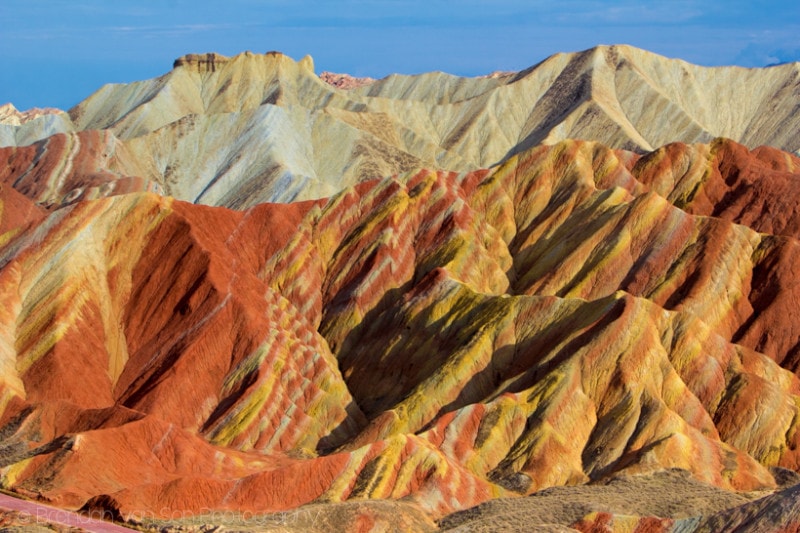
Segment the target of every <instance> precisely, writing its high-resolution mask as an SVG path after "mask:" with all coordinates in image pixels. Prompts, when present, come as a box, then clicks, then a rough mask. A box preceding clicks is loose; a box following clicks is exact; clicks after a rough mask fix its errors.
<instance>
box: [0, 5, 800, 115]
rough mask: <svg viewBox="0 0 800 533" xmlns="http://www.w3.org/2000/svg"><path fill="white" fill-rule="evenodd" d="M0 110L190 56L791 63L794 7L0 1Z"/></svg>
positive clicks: (799, 21) (141, 74)
mask: <svg viewBox="0 0 800 533" xmlns="http://www.w3.org/2000/svg"><path fill="white" fill-rule="evenodd" d="M0 20H2V21H3V22H2V29H0V57H2V61H3V66H2V68H0V103H4V102H8V101H10V102H13V103H14V104H15V105H16V106H17V107H18V108H20V109H26V108H29V107H33V106H39V107H43V106H55V107H60V108H63V109H68V108H70V107H72V106H73V105H75V104H76V103H78V102H79V101H80V100H82V99H83V98H85V97H87V96H88V95H89V94H91V93H92V92H94V91H95V90H97V89H98V88H99V87H100V86H101V85H103V84H104V83H110V82H115V83H118V82H129V81H135V80H139V79H146V78H152V77H155V76H158V75H161V74H163V73H165V72H167V71H169V69H170V68H171V67H172V61H173V60H174V59H175V58H177V57H179V56H181V55H184V54H186V53H192V52H194V53H202V52H212V51H213V52H219V53H222V54H225V55H234V54H237V53H239V52H243V51H245V50H250V51H253V52H266V51H269V50H279V51H281V52H284V53H286V54H288V55H290V56H292V57H294V58H295V59H300V58H301V57H303V56H304V55H306V54H310V55H311V56H312V57H313V58H314V61H315V65H316V70H317V72H320V71H322V70H330V71H334V72H348V73H350V74H353V75H358V76H373V77H381V76H384V75H386V74H389V73H392V72H401V73H409V74H410V73H418V72H425V71H430V70H443V71H446V72H451V73H453V74H460V75H466V76H473V75H479V74H484V73H488V72H491V71H493V70H520V69H523V68H526V67H528V66H531V65H533V64H535V63H538V62H539V61H541V60H542V59H544V58H545V57H547V56H549V55H551V54H553V53H556V52H569V51H577V50H583V49H586V48H590V47H592V46H594V45H597V44H616V43H625V44H631V45H634V46H638V47H641V48H645V49H648V50H651V51H653V52H656V53H659V54H662V55H666V56H669V57H679V58H682V59H685V60H687V61H690V62H693V63H697V64H701V65H731V64H737V65H741V66H748V67H750V66H763V65H767V64H771V63H777V62H784V61H798V60H800V2H798V1H785V2H784V1H765V2H744V1H738V0H732V1H727V2H724V1H716V0H714V1H711V0H706V1H694V0H674V1H660V2H649V1H647V2H635V1H631V0H612V1H606V2H601V1H592V0H562V1H560V2H544V1H537V0H527V1H524V0H496V1H492V2H489V1H477V0H453V1H447V0H384V1H378V0H341V1H325V0H294V1H292V0H262V1H259V0H226V1H223V2H212V1H208V0H140V1H128V0H106V1H103V2H101V1H96V0H0Z"/></svg>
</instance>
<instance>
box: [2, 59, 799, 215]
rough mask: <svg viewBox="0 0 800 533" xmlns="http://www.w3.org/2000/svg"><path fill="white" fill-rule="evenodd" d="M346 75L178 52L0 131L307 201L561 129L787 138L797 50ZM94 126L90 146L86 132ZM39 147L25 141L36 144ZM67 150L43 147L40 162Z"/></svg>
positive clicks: (248, 200)
mask: <svg viewBox="0 0 800 533" xmlns="http://www.w3.org/2000/svg"><path fill="white" fill-rule="evenodd" d="M325 79H328V80H333V81H332V83H336V84H341V83H343V82H342V80H344V79H345V78H342V77H341V76H339V77H336V76H333V75H329V74H326V75H325ZM346 85H348V86H354V85H360V86H358V87H355V88H352V89H349V90H344V89H337V88H336V87H334V86H332V85H331V84H329V83H325V82H323V81H322V80H321V79H320V78H319V77H317V75H316V74H314V65H313V63H312V61H311V58H309V57H306V58H304V59H303V60H301V61H299V62H295V61H293V60H292V59H290V58H289V57H287V56H284V55H282V54H279V53H275V52H272V53H268V54H266V55H257V54H251V53H244V54H241V55H238V56H235V57H224V56H220V55H218V54H202V55H188V56H185V57H182V58H179V59H178V60H176V61H175V65H174V68H173V69H172V71H170V72H168V73H167V74H165V75H163V76H161V77H159V78H156V79H152V80H146V81H140V82H135V83H130V84H121V85H107V86H104V87H103V88H101V89H100V90H99V91H97V92H96V93H94V94H93V95H91V96H90V97H89V98H87V99H86V100H84V101H83V102H81V103H80V104H78V105H77V106H75V107H74V108H73V109H71V110H70V111H69V117H68V119H66V118H65V117H66V116H65V115H64V116H62V115H53V116H52V117H51V118H46V117H44V118H40V119H38V122H37V123H35V124H33V123H28V124H22V125H19V124H16V123H13V122H11V123H8V122H7V123H6V124H5V125H0V142H2V143H4V144H7V145H14V144H19V145H23V144H30V143H31V142H34V141H36V140H38V139H43V138H45V137H46V136H49V135H51V134H53V133H55V132H57V131H61V132H74V131H87V130H105V131H108V132H109V133H110V134H111V136H110V137H109V136H99V137H98V136H95V135H90V136H89V137H82V138H81V139H82V140H81V141H80V143H77V144H76V143H74V142H72V141H63V142H59V143H57V144H58V145H59V146H60V145H70V146H72V147H73V148H72V149H73V150H74V151H75V152H76V153H75V154H73V155H74V156H76V157H79V158H83V159H85V158H86V157H95V158H97V160H96V161H95V162H94V163H92V166H93V167H94V169H95V171H96V173H107V174H111V175H124V176H131V175H136V176H138V177H140V178H143V179H145V180H146V181H147V182H149V183H153V184H154V185H155V186H157V187H158V188H159V190H161V191H164V192H165V193H167V194H170V195H172V196H174V197H176V198H179V199H182V200H187V201H190V202H196V203H204V204H210V205H223V206H227V207H232V208H245V207H248V206H252V205H255V204H256V203H259V202H264V201H290V200H302V199H311V198H320V197H323V196H327V195H330V194H333V193H335V192H336V191H338V190H341V189H342V188H344V187H346V186H348V185H352V184H353V183H356V182H358V181H362V180H364V179H369V178H375V177H380V176H389V175H395V174H399V173H404V172H409V171H413V170H416V169H419V168H430V169H446V170H455V171H469V170H475V169H478V168H485V167H491V166H493V165H497V164H499V163H501V162H503V161H505V160H506V159H507V158H508V157H510V156H511V155H513V154H515V153H518V152H520V151H522V150H525V149H527V148H530V147H531V146H535V145H537V144H540V143H544V144H553V143H556V142H558V141H560V140H564V139H568V138H574V139H584V140H593V141H599V142H602V143H603V144H605V145H607V146H609V147H612V148H621V149H626V150H632V151H635V152H640V153H641V152H645V151H650V150H652V149H654V148H657V147H659V146H661V145H664V144H666V143H669V142H673V141H681V142H687V143H693V142H708V141H710V140H712V139H713V138H715V137H720V136H721V137H727V138H731V139H733V140H736V141H737V142H740V143H742V144H744V145H746V146H748V147H750V148H755V147H756V146H758V145H762V144H766V145H770V146H773V147H777V148H780V149H783V150H788V151H791V152H795V151H797V150H798V149H800V137H798V136H797V135H796V132H797V131H799V130H800V113H798V101H800V65H799V64H797V63H794V64H787V65H783V66H780V67H773V68H768V69H744V68H739V67H715V68H708V67H699V66H695V65H691V64H689V63H686V62H684V61H680V60H675V59H667V58H665V57H662V56H658V55H656V54H653V53H650V52H646V51H643V50H639V49H636V48H632V47H629V46H600V47H597V48H593V49H591V50H587V51H584V52H580V53H572V54H557V55H554V56H552V57H550V58H548V59H547V60H545V61H543V62H541V63H539V64H537V65H536V66H533V67H531V68H529V69H526V70H524V71H521V72H517V73H499V74H497V75H493V76H487V77H479V78H462V77H457V76H451V75H449V74H443V73H427V74H422V75H418V76H402V75H392V76H389V77H387V78H384V79H382V80H378V81H372V80H370V82H367V83H364V82H363V81H362V82H359V83H355V82H352V81H350V82H347V84H346ZM101 138H102V139H105V140H104V141H103V142H104V143H105V144H104V145H102V146H99V145H94V144H92V143H91V142H85V140H87V139H101ZM46 150H47V147H46V146H45V147H40V148H37V151H38V152H41V155H40V156H39V157H43V153H44V152H45V151H46ZM80 152H90V153H91V154H92V155H91V156H84V155H81V154H80ZM70 153H72V152H69V153H64V154H61V155H59V156H52V160H53V164H57V163H55V161H56V160H57V159H58V157H71V156H70V155H69V154H70ZM58 165H59V166H64V165H62V164H60V163H58ZM66 166H69V165H66ZM83 192H84V191H82V190H81V191H73V190H67V189H65V188H64V187H63V186H62V187H58V188H56V189H53V190H51V191H50V192H49V193H48V196H47V197H42V198H39V201H41V202H44V203H48V204H58V203H60V202H62V200H63V198H65V197H68V198H70V199H75V198H78V197H81V194H83Z"/></svg>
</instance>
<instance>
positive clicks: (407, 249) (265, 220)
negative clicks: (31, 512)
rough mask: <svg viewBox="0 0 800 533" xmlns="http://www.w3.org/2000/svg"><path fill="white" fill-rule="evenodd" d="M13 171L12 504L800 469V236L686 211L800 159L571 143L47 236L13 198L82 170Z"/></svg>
mask: <svg viewBox="0 0 800 533" xmlns="http://www.w3.org/2000/svg"><path fill="white" fill-rule="evenodd" d="M93 135H94V136H95V137H92V136H93ZM97 135H100V134H96V133H91V132H85V133H82V134H80V135H77V136H73V137H59V138H53V139H52V140H51V141H49V142H51V143H55V144H57V143H63V144H64V145H65V147H64V148H60V149H61V150H68V148H66V145H68V144H69V143H73V146H74V145H75V144H74V143H78V142H80V143H81V146H97V144H96V143H97V142H98V141H97V137H96V136H97ZM93 139H94V140H93ZM92 143H95V144H92ZM673 151H676V152H677V153H682V154H688V155H683V156H680V157H678V156H671V157H666V156H665V155H664V154H667V155H668V154H670V153H672V152H673ZM44 152H46V150H45V151H44ZM698 152H699V153H712V152H713V153H715V154H718V155H717V156H715V157H714V158H711V159H708V158H705V157H703V158H702V159H701V160H700V161H698V160H695V159H691V158H690V156H691V157H694V156H693V154H695V153H698ZM81 153H82V152H80V150H78V151H77V154H76V155H75V156H74V157H73V159H72V160H73V161H74V163H73V168H80V169H90V168H91V161H92V159H91V158H90V157H87V159H85V160H84V159H82V158H81V157H80V156H79V154H81ZM5 157H6V160H7V161H8V164H7V165H6V169H5V172H6V174H5V175H4V176H3V182H4V183H6V184H7V185H5V186H4V188H3V191H5V192H4V194H6V196H4V197H3V198H4V200H3V201H4V204H3V205H5V204H6V203H8V204H9V205H11V206H12V208H11V209H10V211H9V214H8V215H6V213H5V210H4V211H3V216H4V217H6V216H7V217H8V218H7V220H8V221H9V222H7V223H6V222H5V220H6V219H5V218H4V219H0V220H2V222H3V224H5V226H4V227H6V228H8V229H7V230H6V233H8V232H9V231H15V229H14V228H15V227H16V226H14V224H17V223H18V222H15V221H17V220H19V221H21V222H20V223H21V224H22V226H20V228H21V229H19V230H17V233H15V234H13V235H11V236H10V237H9V240H8V243H9V244H7V245H6V246H5V247H4V248H0V253H1V254H2V255H0V298H2V301H3V302H4V304H5V306H4V307H3V309H2V311H0V368H2V373H0V387H1V388H0V407H2V414H1V415H0V425H2V427H3V428H4V429H3V432H2V433H3V436H2V438H3V440H2V445H3V447H4V449H6V450H7V453H6V454H5V455H4V460H3V463H2V464H3V466H2V470H0V473H1V474H2V482H3V485H4V486H5V487H7V488H11V489H13V490H16V491H18V492H20V493H23V494H27V495H33V496H37V497H40V498H43V499H46V500H49V501H51V502H53V503H55V504H57V505H61V506H64V507H68V508H81V507H83V506H87V505H88V506H89V507H93V506H105V507H109V508H112V509H113V510H114V512H118V513H120V514H121V515H122V516H133V515H135V514H136V513H142V512H146V513H152V514H154V515H158V516H161V517H169V516H171V515H172V514H173V513H176V512H178V513H183V512H185V513H192V514H195V513H203V512H206V511H208V510H215V509H217V510H219V509H221V510H225V509H231V510H248V511H253V512H266V511H279V510H285V509H292V508H295V507H297V506H300V505H303V504H307V503H310V502H317V503H322V502H339V501H342V500H347V499H360V498H388V499H400V498H402V499H404V500H405V501H407V502H410V503H411V504H413V505H416V506H417V507H418V508H419V509H422V510H423V511H425V512H426V513H428V514H429V516H431V517H433V518H436V517H441V516H443V515H445V514H448V513H450V512H453V511H454V510H458V509H463V508H466V507H469V506H471V505H475V504H477V503H480V502H482V501H485V500H488V499H491V498H493V497H496V496H500V495H506V496H512V495H514V494H528V493H531V492H534V491H536V490H538V489H541V488H545V487H549V486H555V485H565V484H580V483H585V482H588V481H597V480H603V479H607V478H608V477H609V476H612V475H615V474H617V473H621V472H622V473H648V472H655V471H659V470H661V469H664V468H680V469H684V470H688V471H690V472H691V474H692V475H693V476H694V477H695V478H697V479H699V480H703V481H705V482H707V483H710V484H713V485H716V486H718V487H721V488H724V489H729V490H752V489H758V488H770V487H774V485H775V482H774V479H773V476H772V474H771V473H770V470H769V468H768V467H770V466H776V465H777V466H782V467H785V468H791V469H794V470H798V469H800V455H798V451H797V450H798V448H800V432H798V430H797V425H796V420H800V416H798V415H800V380H798V377H797V375H796V374H795V372H796V371H797V365H796V362H795V361H796V355H795V346H796V345H797V344H798V339H797V336H798V335H800V319H798V318H797V317H796V315H795V314H794V313H793V312H792V311H791V310H792V307H791V305H792V303H791V302H793V301H794V296H793V294H794V293H793V290H794V289H793V288H794V287H796V286H800V283H798V282H799V281H800V280H799V279H798V276H800V273H798V272H796V270H795V269H793V268H791V265H792V264H793V263H794V261H793V258H794V254H795V252H796V250H797V249H798V241H797V240H796V238H795V236H793V235H783V236H775V235H772V234H769V233H759V232H757V231H755V230H754V229H752V228H750V227H748V226H747V225H742V224H737V223H734V222H733V221H734V220H738V218H737V217H743V218H742V221H743V222H747V221H748V220H750V219H748V218H747V217H748V216H749V215H747V214H746V213H747V210H746V209H743V210H739V211H736V212H735V213H734V212H731V214H730V216H710V217H709V216H699V215H697V214H693V212H691V211H693V209H692V208H691V202H689V203H686V202H683V203H682V200H681V199H685V197H684V196H674V195H673V196H671V191H674V190H678V189H680V187H683V183H684V181H687V180H689V179H690V178H693V177H694V176H696V175H699V176H710V178H708V179H706V181H704V182H702V183H712V182H713V180H714V179H715V178H713V176H715V175H716V174H715V171H717V172H719V176H721V177H720V180H721V181H722V182H725V179H726V178H725V176H728V177H730V176H741V177H742V178H741V179H745V178H746V179H750V180H757V179H758V176H761V179H771V177H772V176H778V178H776V179H786V180H788V179H790V176H793V175H795V174H794V173H796V171H797V167H795V165H796V161H795V159H793V158H792V157H791V156H788V155H783V154H780V153H776V152H772V151H768V150H763V149H762V150H757V151H754V152H752V153H749V152H746V151H745V150H743V149H741V148H740V147H738V146H737V145H734V144H730V143H728V142H726V141H720V142H717V143H714V144H712V145H709V146H704V145H701V146H694V147H685V146H678V145H675V146H670V147H667V148H665V149H663V150H661V151H659V152H656V153H655V154H648V155H645V156H643V157H642V158H637V157H636V156H633V155H630V154H627V153H625V152H619V151H613V150H610V149H608V148H606V147H603V146H602V145H599V144H596V143H588V142H578V141H568V142H563V143H559V144H558V145H555V146H552V147H538V148H534V149H532V150H530V151H527V152H524V153H522V154H518V155H516V156H514V157H512V158H510V159H509V160H508V161H507V162H506V163H505V164H503V165H501V166H499V167H497V168H495V169H492V170H482V171H478V172H474V173H460V174H459V173H450V172H428V171H420V172H417V173H415V174H413V175H409V176H406V177H405V178H404V179H402V180H399V179H383V180H371V181H367V182H363V183H361V184H359V185H357V186H355V187H352V188H349V189H346V190H344V191H342V192H341V193H339V194H337V195H335V196H333V197H331V198H329V199H327V200H320V201H314V202H304V203H297V204H263V205H259V206H257V207H254V208H251V209H248V210H246V211H231V210H228V209H223V208H212V207H205V206H197V205H192V204H187V203H183V202H179V201H176V200H173V199H171V198H165V197H160V196H157V195H155V194H150V193H138V194H126V195H120V196H114V197H110V198H102V199H98V200H95V201H81V202H77V203H75V204H74V205H70V206H67V207H64V208H61V209H57V210H55V211H54V212H52V213H51V214H50V215H49V216H48V217H47V218H43V214H42V212H41V211H39V210H38V209H37V208H36V207H34V206H32V205H30V203H28V204H25V202H27V200H26V199H24V198H23V197H22V196H21V195H19V194H18V193H17V192H16V191H15V190H13V189H11V188H10V187H9V186H8V184H16V187H18V188H19V190H20V191H22V192H25V193H26V194H28V195H30V197H32V198H35V199H37V200H38V199H41V198H46V197H47V196H46V195H45V193H44V192H43V191H46V190H63V189H64V188H65V187H67V186H65V185H62V184H63V183H72V182H71V181H70V180H73V179H78V176H80V175H81V172H83V171H81V172H74V173H69V172H59V171H50V174H49V175H51V176H54V177H53V178H52V179H50V180H49V181H46V182H44V183H40V182H39V181H38V180H30V181H28V180H27V179H26V176H27V175H28V174H30V172H29V173H28V174H26V173H25V172H24V169H28V168H31V165H33V166H34V167H35V166H36V165H40V166H41V168H42V169H47V168H49V167H48V166H47V164H46V161H47V159H46V157H45V156H43V155H36V154H35V153H33V154H31V153H29V152H27V151H25V149H21V148H20V149H17V150H16V151H12V152H8V153H7V154H6V156H5ZM687 158H689V159H687ZM665 161H672V162H673V163H667V162H665ZM658 165H661V167H659V168H661V169H660V170H659V171H655V170H654V168H655V167H656V166H658ZM698 166H701V167H703V168H706V169H711V170H708V171H705V170H704V171H703V172H699V173H698V172H695V173H688V171H686V170H685V169H686V168H689V169H693V168H696V167H698ZM20 169H23V171H22V172H21V170H20ZM755 169H757V170H758V171H757V172H756V170H755ZM41 172H43V173H45V174H47V171H46V170H42V171H41ZM681 172H683V173H681ZM679 175H680V176H684V175H686V177H685V178H683V181H682V180H680V179H675V178H674V176H679ZM737 179H739V178H737ZM665 183H667V184H673V183H674V184H675V185H671V188H670V187H665V186H664V184H665ZM687 187H690V188H693V187H694V186H690V185H687ZM708 190H711V187H710V186H709V187H708ZM786 190H787V192H786V194H789V192H788V191H789V189H786ZM695 196H696V197H697V204H696V205H697V206H698V209H699V208H700V207H699V206H701V202H700V198H701V197H700V196H699V195H695ZM5 198H8V200H6V199H5ZM706 198H708V199H711V198H717V196H715V195H713V194H710V193H709V194H707V195H706ZM769 201H770V202H771V201H773V200H769ZM775 201H777V200H775ZM14 202H16V203H17V204H19V205H17V204H14ZM711 203H713V202H711V201H710V200H709V205H710V204H711ZM723 203H724V202H723ZM15 205H16V207H13V206H15ZM26 205H27V207H26ZM702 205H705V204H702ZM714 205H716V204H714ZM720 205H721V204H720ZM725 205H728V204H725ZM681 208H684V209H681ZM726 209H727V208H726ZM710 214H711V215H714V212H713V211H712V213H710ZM787 220H789V219H787ZM26 224H27V225H28V227H25V225H26ZM781 227H786V228H789V227H792V226H791V224H789V223H788V222H787V223H786V224H785V225H784V226H781ZM779 363H780V364H779ZM781 364H782V365H783V367H782V366H781ZM109 457H114V460H113V461H109ZM601 518H602V520H605V518H603V517H595V518H592V519H591V520H589V522H587V524H590V523H591V524H594V523H599V522H598V520H599V521H601V522H602V520H601ZM587 520H588V518H587ZM614 520H617V518H614ZM587 527H589V526H587ZM592 527H593V526H592Z"/></svg>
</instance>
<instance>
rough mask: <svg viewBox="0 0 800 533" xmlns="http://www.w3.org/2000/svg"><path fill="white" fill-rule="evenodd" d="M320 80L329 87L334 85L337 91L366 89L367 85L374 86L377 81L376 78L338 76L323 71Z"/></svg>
mask: <svg viewBox="0 0 800 533" xmlns="http://www.w3.org/2000/svg"><path fill="white" fill-rule="evenodd" d="M319 79H321V80H322V81H324V82H325V83H327V84H328V85H332V86H333V87H336V88H337V89H343V90H345V91H346V90H348V89H356V88H358V87H365V86H367V85H372V84H373V83H375V82H376V81H377V80H376V79H375V78H369V77H363V78H356V77H354V76H351V75H349V74H336V73H335V72H328V71H323V72H322V73H321V74H320V75H319Z"/></svg>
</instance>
